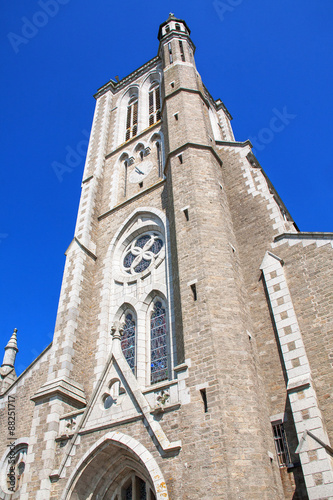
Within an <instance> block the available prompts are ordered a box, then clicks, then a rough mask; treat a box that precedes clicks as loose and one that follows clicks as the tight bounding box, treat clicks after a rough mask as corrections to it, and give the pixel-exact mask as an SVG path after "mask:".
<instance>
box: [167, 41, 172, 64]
mask: <svg viewBox="0 0 333 500" xmlns="http://www.w3.org/2000/svg"><path fill="white" fill-rule="evenodd" d="M168 49H169V61H170V64H172V63H173V57H172V47H171V42H169V43H168Z"/></svg>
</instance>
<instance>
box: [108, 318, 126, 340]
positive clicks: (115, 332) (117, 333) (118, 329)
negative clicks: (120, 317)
mask: <svg viewBox="0 0 333 500" xmlns="http://www.w3.org/2000/svg"><path fill="white" fill-rule="evenodd" d="M123 331H124V325H123V324H122V323H120V322H119V321H115V322H114V324H113V325H112V327H111V335H112V339H113V340H116V339H117V340H121V337H122V336H123Z"/></svg>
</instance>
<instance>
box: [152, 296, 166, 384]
mask: <svg viewBox="0 0 333 500" xmlns="http://www.w3.org/2000/svg"><path fill="white" fill-rule="evenodd" d="M150 338H151V370H150V373H151V383H152V384H156V383H157V382H161V381H162V380H167V379H168V349H167V323H166V312H165V308H164V307H163V305H162V302H160V301H159V300H158V301H156V302H155V305H154V310H153V314H152V316H151V322H150Z"/></svg>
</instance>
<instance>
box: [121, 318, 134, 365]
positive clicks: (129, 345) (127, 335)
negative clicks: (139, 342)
mask: <svg viewBox="0 0 333 500" xmlns="http://www.w3.org/2000/svg"><path fill="white" fill-rule="evenodd" d="M121 348H122V351H123V353H124V356H125V358H126V361H127V363H128V364H129V366H130V368H131V370H132V372H133V373H134V375H135V320H134V319H133V316H132V314H131V313H127V314H126V316H125V324H124V331H123V336H122V339H121Z"/></svg>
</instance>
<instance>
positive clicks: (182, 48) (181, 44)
mask: <svg viewBox="0 0 333 500" xmlns="http://www.w3.org/2000/svg"><path fill="white" fill-rule="evenodd" d="M179 48H180V56H181V58H182V61H183V62H185V53H184V46H183V42H182V41H181V40H179Z"/></svg>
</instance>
